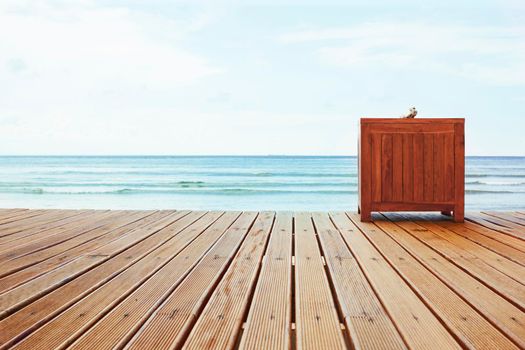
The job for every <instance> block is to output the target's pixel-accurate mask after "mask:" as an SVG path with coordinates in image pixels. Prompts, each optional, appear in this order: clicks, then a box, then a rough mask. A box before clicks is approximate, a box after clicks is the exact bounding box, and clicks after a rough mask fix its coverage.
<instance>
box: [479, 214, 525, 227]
mask: <svg viewBox="0 0 525 350" xmlns="http://www.w3.org/2000/svg"><path fill="white" fill-rule="evenodd" d="M481 215H487V216H492V217H494V218H496V219H498V223H505V225H506V226H507V227H509V228H515V229H517V230H524V231H525V220H522V219H519V218H516V217H514V216H512V215H509V214H506V213H502V212H493V211H482V212H481ZM488 220H490V219H488Z"/></svg>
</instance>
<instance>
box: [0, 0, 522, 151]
mask: <svg viewBox="0 0 525 350" xmlns="http://www.w3.org/2000/svg"><path fill="white" fill-rule="evenodd" d="M370 3H372V4H370ZM411 106H416V107H417V108H418V110H419V111H420V116H422V117H466V118H467V122H466V123H467V126H466V128H467V154H468V155H525V137H524V136H523V134H524V130H525V2H524V1H510V0H509V1H501V0H500V1H496V0H494V1H479V0H478V1H428V2H425V1H416V0H413V1H373V2H372V1H322V2H321V1H273V2H263V1H242V2H241V1H213V2H211V1H210V2H206V1H167V0H166V1H90V0H83V1H21V0H1V1H0V153H1V154H312V155H324V154H326V155H345V154H355V153H356V143H357V123H358V119H359V117H361V116H392V117H397V116H399V115H401V114H402V113H405V112H406V110H407V109H408V108H409V107H411Z"/></svg>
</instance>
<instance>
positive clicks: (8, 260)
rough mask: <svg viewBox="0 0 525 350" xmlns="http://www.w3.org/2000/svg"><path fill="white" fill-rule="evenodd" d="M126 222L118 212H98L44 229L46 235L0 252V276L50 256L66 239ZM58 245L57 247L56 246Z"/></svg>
mask: <svg viewBox="0 0 525 350" xmlns="http://www.w3.org/2000/svg"><path fill="white" fill-rule="evenodd" d="M123 221H124V222H126V221H127V219H126V218H125V217H123V216H122V214H121V213H119V212H105V213H99V214H98V215H97V214H95V216H89V217H87V218H82V219H80V220H79V221H74V222H72V223H68V224H65V225H64V226H61V227H59V228H58V229H57V230H54V229H53V230H50V231H46V232H48V233H49V236H48V237H45V236H44V237H41V238H40V239H36V240H35V241H34V242H28V243H27V244H23V245H20V246H16V247H11V249H10V250H7V251H2V252H1V253H0V262H2V265H3V267H4V269H3V271H2V273H0V276H1V277H3V276H6V275H8V274H11V273H12V272H15V271H18V270H20V269H22V268H24V267H26V266H31V265H33V264H35V263H38V262H40V261H42V260H44V259H45V258H49V257H52V256H54V255H57V254H59V253H60V252H61V249H60V248H61V247H60V246H61V245H63V246H67V245H68V242H67V241H68V240H70V239H73V238H76V237H78V236H82V235H83V234H85V233H87V232H89V231H91V230H94V229H97V228H99V227H101V226H103V225H108V224H110V225H111V224H112V223H117V224H119V223H122V222H123ZM57 245H58V247H57Z"/></svg>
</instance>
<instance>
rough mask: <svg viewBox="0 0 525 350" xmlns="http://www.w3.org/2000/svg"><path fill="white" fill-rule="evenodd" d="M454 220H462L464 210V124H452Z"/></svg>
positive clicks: (462, 122)
mask: <svg viewBox="0 0 525 350" xmlns="http://www.w3.org/2000/svg"><path fill="white" fill-rule="evenodd" d="M454 165H455V166H454V192H455V193H454V194H455V196H454V202H455V208H454V221H456V222H463V217H464V214H465V213H464V212H465V124H464V121H461V122H459V123H456V124H455V125H454Z"/></svg>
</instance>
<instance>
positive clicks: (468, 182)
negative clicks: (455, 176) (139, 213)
mask: <svg viewBox="0 0 525 350" xmlns="http://www.w3.org/2000/svg"><path fill="white" fill-rule="evenodd" d="M465 185H488V186H523V185H525V181H524V182H521V181H520V182H505V181H479V180H478V181H466V182H465Z"/></svg>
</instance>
